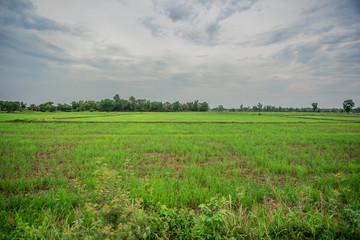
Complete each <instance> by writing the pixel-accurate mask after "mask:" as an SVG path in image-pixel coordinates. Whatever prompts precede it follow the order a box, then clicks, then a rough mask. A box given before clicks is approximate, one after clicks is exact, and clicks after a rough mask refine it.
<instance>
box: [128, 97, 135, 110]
mask: <svg viewBox="0 0 360 240" xmlns="http://www.w3.org/2000/svg"><path fill="white" fill-rule="evenodd" d="M129 103H130V111H132V112H134V111H135V110H136V99H135V98H134V97H133V96H131V97H130V98H129Z"/></svg>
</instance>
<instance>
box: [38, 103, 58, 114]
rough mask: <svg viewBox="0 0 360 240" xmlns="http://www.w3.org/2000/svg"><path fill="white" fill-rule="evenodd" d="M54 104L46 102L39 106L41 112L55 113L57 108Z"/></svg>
mask: <svg viewBox="0 0 360 240" xmlns="http://www.w3.org/2000/svg"><path fill="white" fill-rule="evenodd" d="M53 104H54V103H53V102H46V103H42V104H40V105H39V110H40V111H41V112H54V111H55V110H56V108H55V106H53Z"/></svg>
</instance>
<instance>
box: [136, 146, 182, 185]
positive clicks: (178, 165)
mask: <svg viewBox="0 0 360 240" xmlns="http://www.w3.org/2000/svg"><path fill="white" fill-rule="evenodd" d="M139 160H140V162H139V163H138V164H137V169H138V174H139V176H140V177H144V176H145V175H146V174H147V172H148V169H153V168H155V167H157V166H160V168H159V174H161V170H162V169H164V168H172V169H173V170H174V172H175V173H176V175H177V176H178V177H179V180H182V179H183V177H184V174H183V167H184V165H185V163H184V162H182V161H181V160H180V156H179V155H178V154H171V153H163V152H147V153H144V154H142V155H141V156H140V157H139Z"/></svg>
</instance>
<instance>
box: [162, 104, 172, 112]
mask: <svg viewBox="0 0 360 240" xmlns="http://www.w3.org/2000/svg"><path fill="white" fill-rule="evenodd" d="M163 109H164V111H165V112H171V111H172V105H171V103H169V102H166V103H164V104H163Z"/></svg>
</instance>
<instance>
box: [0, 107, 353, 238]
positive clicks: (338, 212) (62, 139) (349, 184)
mask: <svg viewBox="0 0 360 240" xmlns="http://www.w3.org/2000/svg"><path fill="white" fill-rule="evenodd" d="M19 116H21V117H19ZM302 117H306V119H303V118H302ZM325 118H326V119H329V120H324V119H325ZM14 119H28V120H38V121H25V122H16V121H15V122H11V120H14ZM44 119H45V120H44ZM75 119H76V121H84V122H72V121H73V120H75ZM358 119H359V117H358V116H348V115H341V116H338V115H336V114H324V115H316V114H305V115H304V114H296V113H293V114H284V113H279V114H275V113H262V115H260V116H259V115H257V114H254V113H134V114H131V113H109V114H108V113H98V112H95V113H14V114H1V115H0V121H2V122H1V123H0V135H1V138H0V156H1V164H0V193H1V198H0V232H1V234H2V235H0V237H1V238H4V239H13V238H24V239H29V238H34V239H36V238H43V239H49V238H53V239H69V238H74V239H78V238H85V237H88V238H89V237H91V236H92V237H93V238H94V239H96V238H106V237H110V238H113V237H118V238H127V239H131V237H134V239H139V238H142V237H145V238H149V239H156V238H163V239H166V238H167V237H168V238H170V239H173V238H176V237H177V238H180V236H183V239H188V238H199V239H207V238H208V239H213V238H216V237H217V236H218V235H217V233H218V234H220V235H219V236H218V237H219V238H230V237H234V238H236V239H238V238H250V239H257V238H272V239H276V238H289V239H290V238H291V239H292V238H294V237H295V238H325V239H327V238H337V239H341V238H343V239H346V238H358V237H360V232H359V229H360V225H359V224H360V203H359V199H360V191H359V189H360V174H359V173H360V125H359V123H357V122H356V121H358ZM60 120H61V122H58V121H60ZM97 121H98V122H97ZM151 122H156V123H151ZM184 122H188V124H183V123H184ZM189 122H191V123H189ZM223 122H227V124H223ZM242 123H251V124H242ZM104 164H106V165H105V166H104ZM98 170H101V171H100V172H98ZM111 170H114V171H115V172H112V171H111ZM99 174H100V175H99ZM101 174H102V175H101ZM114 174H115V175H116V176H117V174H119V175H121V176H122V178H121V179H122V181H121V182H119V183H117V185H114V182H116V180H111V181H110V180H102V179H104V176H105V177H106V176H108V178H109V179H110V178H111V179H112V177H113V176H115V175H114ZM114 179H117V178H114ZM79 184H80V185H81V186H82V187H80V188H79V187H77V186H78V185H79ZM101 187H105V188H106V187H107V188H109V189H110V191H109V192H108V193H106V192H102V193H100V192H99V191H100V190H99V189H100V188H101ZM118 187H121V189H122V190H121V191H120V190H117V189H118ZM127 191H128V195H126V194H127V193H126V192H127ZM113 193H116V194H117V195H121V194H125V195H124V196H126V197H123V198H121V201H120V200H119V201H118V202H116V204H115V203H114V204H113V205H111V201H110V200H111V199H112V197H113V195H111V194H113ZM116 194H115V195H116ZM99 196H100V197H101V198H100V197H99ZM102 197H103V198H102ZM214 197H216V198H214ZM223 197H224V198H223ZM140 198H141V199H143V201H142V202H141V203H139V204H134V203H135V202H136V201H135V200H136V199H140ZM222 198H223V199H222ZM85 203H93V204H100V205H97V207H95V208H94V209H92V210H91V211H90V210H88V209H87V208H86V207H84V206H85ZM104 203H108V204H109V206H111V208H110V209H109V212H107V209H106V208H105V207H101V206H102V205H101V204H104ZM158 203H159V204H158ZM165 206H166V207H165ZM179 209H181V210H179ZM122 211H123V212H122ZM120 212H122V213H121V214H120ZM110 213H111V214H112V215H111V214H110ZM120 215H121V216H123V215H124V216H125V215H126V216H128V218H126V219H122V220H121V219H120V218H118V216H120ZM165 216H167V217H165ZM168 217H169V218H170V219H173V220H168ZM109 219H110V220H109ZM114 219H115V220H114ZM172 221H174V222H172ZM130 222H132V223H134V224H135V223H136V224H135V225H134V224H133V225H131V224H130ZM115 223H116V224H115ZM119 223H122V224H124V226H126V227H124V228H117V226H118V224H119ZM165 223H166V224H167V225H166V224H165ZM111 224H112V225H113V229H115V230H114V232H113V233H114V235H111V234H110V233H111V231H110V230H108V229H107V228H105V227H106V226H110V225H111ZM126 224H128V225H126ZM129 224H130V225H129ZM164 224H165V225H166V226H168V227H167V228H164V229H163V228H162V227H160V226H163V225H164ZM172 224H173V225H172ZM179 224H180V225H181V224H188V225H186V227H185V226H183V227H181V228H180V227H176V226H180V225H179ZM112 225H111V226H112ZM136 226H141V228H140V230H139V229H138V230H136V231H135V230H134V229H137V227H136ZM181 226H182V225H181ZM209 226H211V227H209ZM124 229H125V230H124ZM131 229H132V230H131ZM179 229H180V230H181V231H180V230H179ZM214 229H215V230H216V231H215V230H214ZM99 230H100V231H99ZM124 234H125V235H124ZM131 234H132V235H131ZM136 234H138V235H136ZM139 234H140V235H139ZM144 234H145V235H144ZM166 236H167V237H166Z"/></svg>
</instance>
